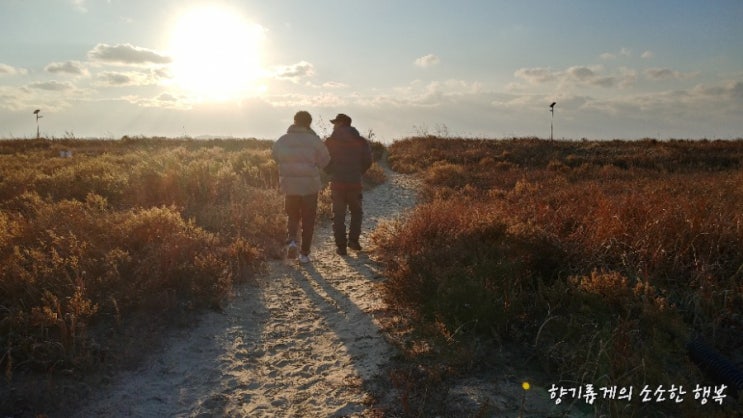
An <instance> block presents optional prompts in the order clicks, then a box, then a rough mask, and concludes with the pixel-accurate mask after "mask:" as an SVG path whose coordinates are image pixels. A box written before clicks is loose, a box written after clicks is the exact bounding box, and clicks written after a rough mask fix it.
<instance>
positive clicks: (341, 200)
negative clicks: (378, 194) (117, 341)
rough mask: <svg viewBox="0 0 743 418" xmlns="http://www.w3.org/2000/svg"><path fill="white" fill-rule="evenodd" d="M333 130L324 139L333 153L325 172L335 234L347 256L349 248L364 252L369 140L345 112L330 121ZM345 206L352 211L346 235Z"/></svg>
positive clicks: (342, 253)
mask: <svg viewBox="0 0 743 418" xmlns="http://www.w3.org/2000/svg"><path fill="white" fill-rule="evenodd" d="M330 122H331V123H332V124H333V133H332V134H331V135H330V137H328V139H326V140H325V146H327V147H328V151H329V152H330V164H328V166H327V167H326V169H325V171H326V172H327V173H328V174H330V190H331V198H332V201H333V237H334V238H335V245H336V247H337V249H336V252H337V253H338V254H339V255H346V254H347V250H346V248H351V249H352V250H356V251H361V244H359V237H360V236H361V219H362V216H363V211H362V208H361V200H362V193H361V189H362V187H361V176H362V175H363V174H364V173H365V172H366V170H368V169H369V167H371V165H372V153H371V146H370V145H369V141H367V140H366V139H364V138H363V137H362V136H361V135H360V134H359V131H358V130H356V128H354V127H353V126H351V118H350V117H349V116H348V115H345V114H343V113H340V114H338V116H336V118H335V119H333V120H331V121H330ZM346 209H348V210H349V211H350V212H351V224H350V226H349V229H348V236H346Z"/></svg>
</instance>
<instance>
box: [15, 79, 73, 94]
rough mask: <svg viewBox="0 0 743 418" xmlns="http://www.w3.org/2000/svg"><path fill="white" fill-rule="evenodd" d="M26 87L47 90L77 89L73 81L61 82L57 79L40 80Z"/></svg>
mask: <svg viewBox="0 0 743 418" xmlns="http://www.w3.org/2000/svg"><path fill="white" fill-rule="evenodd" d="M26 87H27V88H29V89H33V90H46V91H66V90H74V89H75V86H73V85H72V83H68V82H60V81H56V80H51V81H38V82H36V83H31V84H28V85H27V86H26Z"/></svg>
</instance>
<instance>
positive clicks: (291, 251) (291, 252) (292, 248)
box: [286, 241, 299, 260]
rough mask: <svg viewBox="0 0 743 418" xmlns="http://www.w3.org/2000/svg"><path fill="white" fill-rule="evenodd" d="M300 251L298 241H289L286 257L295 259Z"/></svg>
mask: <svg viewBox="0 0 743 418" xmlns="http://www.w3.org/2000/svg"><path fill="white" fill-rule="evenodd" d="M298 252H299V248H298V247H297V243H296V242H294V241H292V242H290V243H289V247H288V248H287V249H286V258H288V259H290V260H294V259H295V258H297V253H298Z"/></svg>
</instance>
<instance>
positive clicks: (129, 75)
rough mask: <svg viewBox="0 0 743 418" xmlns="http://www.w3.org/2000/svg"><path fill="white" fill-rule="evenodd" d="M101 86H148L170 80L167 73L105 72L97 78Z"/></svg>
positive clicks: (157, 71)
mask: <svg viewBox="0 0 743 418" xmlns="http://www.w3.org/2000/svg"><path fill="white" fill-rule="evenodd" d="M96 78H97V80H98V82H97V84H98V85H99V86H109V87H122V86H146V85H152V84H157V82H158V81H159V80H161V79H167V78H169V76H168V74H167V73H166V72H163V71H160V70H152V71H149V72H136V71H128V72H121V71H104V72H101V73H99V74H97V76H96Z"/></svg>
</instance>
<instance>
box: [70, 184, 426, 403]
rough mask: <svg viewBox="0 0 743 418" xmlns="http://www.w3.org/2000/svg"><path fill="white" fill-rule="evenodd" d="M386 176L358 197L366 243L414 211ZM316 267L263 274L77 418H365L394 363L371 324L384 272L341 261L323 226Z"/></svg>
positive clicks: (362, 261)
mask: <svg viewBox="0 0 743 418" xmlns="http://www.w3.org/2000/svg"><path fill="white" fill-rule="evenodd" d="M387 175H388V181H387V183H385V184H383V185H381V186H378V187H376V188H375V189H373V190H371V191H368V192H366V193H365V194H364V212H365V213H364V225H363V228H364V231H370V230H372V229H373V228H374V227H375V226H376V224H377V222H378V221H379V220H380V219H384V218H390V217H394V216H396V215H398V214H399V213H401V212H402V211H404V210H405V209H407V208H409V207H412V206H413V204H414V203H415V188H416V184H415V181H414V180H413V179H412V178H410V177H407V176H403V175H399V174H396V173H393V172H391V171H389V170H387ZM361 244H362V246H363V245H365V244H368V242H367V241H366V239H365V237H364V236H363V235H362V240H361ZM312 257H313V262H312V263H311V264H308V265H302V266H300V265H298V264H296V263H295V262H291V263H290V262H283V261H272V262H270V264H269V274H268V275H267V276H265V277H262V278H260V279H259V286H257V287H256V286H243V287H241V288H239V289H237V295H236V297H235V298H234V300H233V301H232V302H231V303H230V304H229V305H228V306H227V307H226V308H225V310H224V311H223V312H222V313H216V312H210V313H207V314H205V315H204V317H203V319H202V320H201V322H200V323H199V324H198V325H197V326H196V327H195V328H192V329H190V330H183V331H177V332H176V333H175V335H173V336H172V337H171V338H170V339H169V340H168V343H167V346H166V348H165V349H164V350H163V351H162V352H160V353H156V354H155V355H154V356H153V357H152V358H151V359H150V360H149V361H148V362H147V363H146V364H145V365H144V366H143V367H142V368H140V369H139V370H137V371H135V372H127V373H124V374H122V375H120V376H119V377H118V378H117V379H116V380H114V381H113V382H112V384H111V385H110V386H109V387H106V388H102V389H100V391H99V393H98V394H96V395H95V396H94V399H93V400H92V401H91V402H89V403H88V405H87V406H86V407H85V408H84V409H83V410H81V411H79V412H78V414H77V415H76V416H79V417H90V416H137V417H148V416H178V417H208V416H250V417H257V416H297V417H307V416H322V417H331V416H366V415H368V414H369V411H367V406H366V404H368V401H369V396H370V395H369V394H368V392H367V388H366V387H365V386H366V385H367V384H369V382H370V381H371V379H372V377H374V376H375V375H376V374H378V373H379V371H380V367H381V366H382V365H384V364H385V363H386V362H387V360H388V359H389V358H390V355H391V354H393V352H394V349H393V348H392V347H391V346H390V345H389V344H388V343H387V342H386V341H385V339H384V338H383V336H382V335H381V333H380V331H379V326H378V323H377V321H376V320H375V319H374V314H375V312H380V311H381V310H382V309H383V303H382V301H381V299H380V292H379V291H378V290H379V289H378V286H379V283H380V281H381V279H382V278H381V276H380V274H381V272H380V266H379V265H378V264H377V263H375V262H374V261H373V260H371V259H369V257H368V256H367V255H366V253H364V252H361V253H358V254H354V253H353V252H350V255H349V256H347V257H339V256H337V255H336V254H335V247H334V245H333V241H332V233H331V231H330V224H329V222H322V223H321V224H319V225H318V229H317V230H316V232H315V245H314V249H313V253H312Z"/></svg>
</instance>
